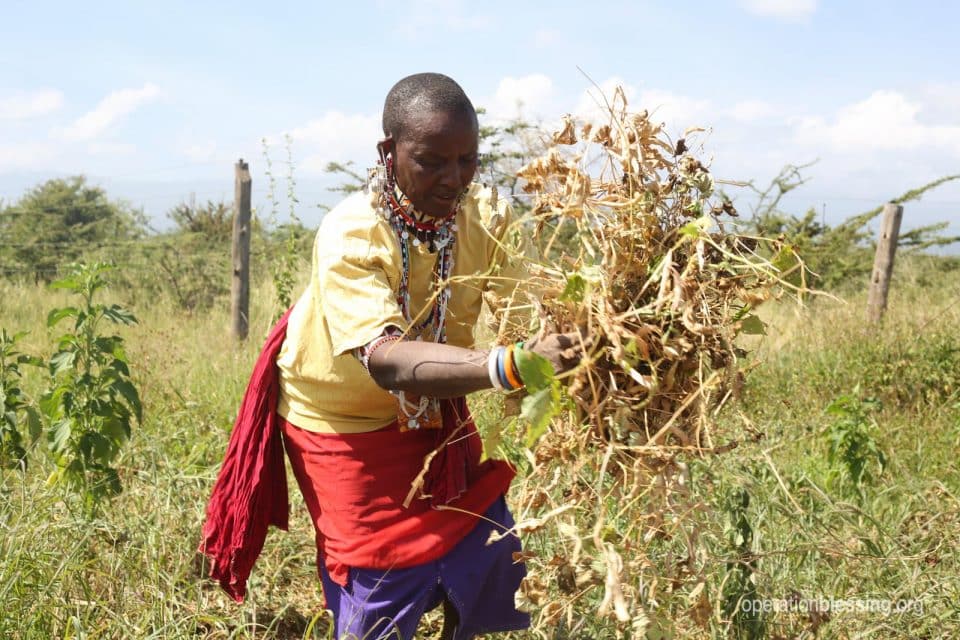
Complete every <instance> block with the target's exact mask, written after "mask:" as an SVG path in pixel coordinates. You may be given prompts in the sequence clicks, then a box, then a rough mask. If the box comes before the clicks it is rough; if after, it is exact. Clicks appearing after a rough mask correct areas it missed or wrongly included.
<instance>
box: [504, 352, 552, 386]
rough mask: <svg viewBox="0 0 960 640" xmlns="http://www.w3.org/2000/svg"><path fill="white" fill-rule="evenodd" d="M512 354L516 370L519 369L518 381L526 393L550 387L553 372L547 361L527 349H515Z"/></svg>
mask: <svg viewBox="0 0 960 640" xmlns="http://www.w3.org/2000/svg"><path fill="white" fill-rule="evenodd" d="M513 354H514V360H515V361H516V363H517V368H518V369H520V379H521V380H522V381H523V384H524V386H525V387H526V388H527V391H529V392H531V393H536V392H537V391H540V390H541V389H546V388H548V387H550V385H551V384H552V383H553V381H554V372H553V365H552V364H550V361H549V360H547V359H546V358H544V357H543V356H541V355H540V354H538V353H534V352H533V351H530V350H529V349H517V350H515V351H514V352H513Z"/></svg>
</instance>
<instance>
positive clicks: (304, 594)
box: [0, 260, 960, 638]
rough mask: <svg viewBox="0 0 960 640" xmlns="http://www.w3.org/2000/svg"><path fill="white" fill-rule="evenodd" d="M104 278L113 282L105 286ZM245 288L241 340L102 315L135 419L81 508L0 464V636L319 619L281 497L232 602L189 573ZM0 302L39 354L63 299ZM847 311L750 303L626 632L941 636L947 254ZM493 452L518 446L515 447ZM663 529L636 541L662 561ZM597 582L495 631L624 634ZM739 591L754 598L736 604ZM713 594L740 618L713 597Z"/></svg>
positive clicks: (0, 288)
mask: <svg viewBox="0 0 960 640" xmlns="http://www.w3.org/2000/svg"><path fill="white" fill-rule="evenodd" d="M106 296H107V297H108V298H109V297H113V298H116V299H117V300H119V301H121V302H123V300H124V293H123V292H122V291H119V290H118V291H108V292H107V294H106ZM252 299H253V301H254V305H253V309H252V314H251V315H252V327H251V338H250V340H248V341H247V342H246V343H245V344H243V345H240V346H237V345H235V343H234V342H233V340H232V339H231V337H230V335H229V331H228V327H229V322H228V316H227V312H226V304H224V305H221V307H222V308H220V309H217V310H215V311H211V312H204V313H197V314H193V315H190V314H186V313H184V312H182V311H180V310H178V309H176V308H175V307H174V306H173V305H172V304H169V303H168V302H167V301H165V300H163V299H158V300H154V301H152V302H151V304H150V305H149V306H140V307H138V306H134V307H133V309H132V310H133V311H134V313H135V314H136V315H137V316H138V318H139V320H140V322H139V324H138V325H136V326H133V327H129V328H124V329H123V330H122V334H123V335H124V336H125V338H126V340H127V350H128V354H129V358H130V362H131V369H132V372H133V376H134V379H135V381H136V383H137V384H138V386H139V388H140V390H141V394H142V398H143V402H144V410H145V417H144V423H143V425H142V426H140V427H138V428H136V429H135V431H134V434H133V438H132V440H131V441H130V442H129V443H128V444H127V446H126V447H125V449H124V451H123V454H122V456H121V458H120V462H119V467H120V470H121V477H122V480H123V483H124V492H123V493H122V495H120V496H119V497H118V498H116V499H115V500H113V501H112V502H111V503H110V504H109V505H108V506H107V508H106V509H105V510H104V512H103V513H102V515H101V516H99V517H98V518H96V519H94V520H88V519H85V518H84V517H83V516H82V515H81V514H80V512H79V510H78V509H77V508H76V506H75V502H74V500H72V499H71V497H70V496H68V495H66V494H65V493H64V492H63V490H62V489H61V488H60V487H57V486H53V487H50V486H48V485H47V482H46V480H47V477H48V476H49V475H50V473H51V471H52V469H53V463H52V462H51V461H50V459H49V457H48V455H47V454H46V451H45V445H44V443H43V442H42V441H41V442H40V443H38V445H37V446H36V447H34V448H33V450H32V451H31V452H30V455H29V458H28V460H29V466H28V468H27V470H26V472H25V473H24V472H20V471H17V470H4V471H3V472H2V473H3V475H2V481H0V602H2V603H3V606H2V610H0V637H4V638H8V637H9V638H126V637H136V638H147V637H151V638H194V637H203V638H269V637H279V638H301V637H318V638H323V637H328V634H327V631H326V629H327V625H326V620H325V619H324V618H323V616H322V612H321V602H322V596H321V593H320V590H319V584H318V581H317V579H316V573H315V566H314V559H315V550H314V543H313V534H312V529H311V526H310V523H309V521H308V518H307V516H306V510H305V508H304V507H303V504H302V500H301V499H300V497H299V495H292V498H293V499H292V511H293V512H292V519H291V530H290V532H289V533H281V532H271V534H270V535H269V536H268V539H267V544H266V548H265V550H264V553H263V555H262V556H261V559H260V561H259V563H258V564H257V567H256V569H255V572H254V575H253V577H252V580H251V583H250V595H249V597H248V600H247V601H246V602H245V603H244V604H243V605H237V604H235V603H233V602H232V601H231V600H229V599H228V598H227V597H226V596H225V595H224V594H223V593H221V592H220V591H219V589H218V588H217V587H215V586H214V585H212V584H211V583H209V582H207V581H204V580H202V579H201V578H200V577H199V570H198V564H197V562H196V556H195V549H196V545H197V542H198V538H199V529H200V525H201V522H202V518H203V513H204V507H205V504H206V500H207V498H208V496H209V493H210V489H211V487H212V484H213V481H214V478H215V476H216V472H217V469H218V467H219V464H220V461H221V459H222V456H223V452H224V450H225V447H226V442H227V439H228V436H229V431H230V428H231V427H232V423H233V418H234V414H235V411H236V409H237V406H238V403H239V398H240V396H241V393H242V391H243V389H244V387H245V384H246V381H247V378H248V376H249V373H250V369H251V366H252V363H253V360H254V358H255V356H256V353H257V351H258V349H259V346H260V342H261V341H262V339H263V337H264V336H265V335H266V332H267V330H268V328H269V323H270V321H271V319H272V317H273V316H274V314H275V313H276V311H277V309H275V308H272V306H271V305H272V300H273V294H272V291H271V289H270V287H269V286H268V285H267V284H266V283H264V284H263V285H262V286H260V287H258V288H256V289H255V291H254V295H253V297H252ZM0 300H2V306H0V327H5V328H6V329H7V330H8V331H21V330H29V332H30V333H29V334H28V336H27V337H26V338H24V339H23V341H22V342H21V343H20V347H21V350H23V351H26V352H28V353H32V354H36V355H43V356H46V357H48V356H49V355H50V353H51V352H52V349H53V344H52V340H53V335H54V334H53V332H52V331H49V330H47V329H46V323H45V319H46V314H47V312H48V311H49V310H50V309H51V308H53V307H55V306H58V305H61V304H63V303H64V301H65V298H64V297H63V294H62V293H59V292H54V291H50V290H47V289H44V288H42V287H37V286H35V285H32V284H29V285H26V284H11V283H6V282H3V281H0ZM863 306H864V305H863V297H862V296H861V295H859V294H851V295H850V296H849V297H848V299H847V300H846V301H845V302H843V301H839V300H830V299H827V298H818V299H815V300H812V301H811V303H810V305H809V306H808V307H806V308H805V309H802V310H801V309H795V308H791V307H787V306H785V305H784V306H775V305H771V306H769V307H768V308H767V309H765V312H764V313H765V318H766V319H767V320H768V321H769V323H770V329H769V332H768V335H767V336H766V337H765V338H763V339H762V340H761V341H760V342H759V343H758V344H757V345H755V348H756V351H755V355H756V356H757V358H758V361H759V364H758V365H757V367H756V368H755V369H754V370H753V371H752V372H751V373H750V375H749V377H748V381H747V385H746V388H745V389H744V392H743V397H742V399H741V401H740V402H739V403H737V404H734V405H732V406H730V407H728V408H727V409H726V410H725V411H724V412H723V414H722V415H721V416H720V418H719V421H718V424H717V426H716V435H715V438H716V440H717V442H718V443H723V442H729V441H732V440H736V441H737V442H738V444H739V446H737V447H736V448H734V449H733V450H731V451H730V452H728V453H725V454H723V455H717V456H712V457H708V458H704V459H702V460H695V459H692V460H689V461H688V463H689V467H690V478H691V482H690V487H691V488H690V490H691V492H692V496H693V498H694V499H695V501H696V502H697V504H698V505H699V508H698V509H697V510H696V511H695V512H694V513H691V514H689V518H690V521H691V522H692V523H694V524H695V526H696V529H697V531H698V535H699V538H700V541H701V547H700V548H702V550H703V551H702V554H701V556H700V557H699V558H698V562H699V563H700V566H699V570H700V571H701V572H702V575H703V576H704V578H705V583H704V587H703V589H702V591H701V592H700V597H699V598H693V597H691V595H690V592H689V591H690V590H689V585H673V586H671V585H670V584H666V585H664V584H661V585H658V586H657V588H656V589H654V588H653V587H652V586H651V585H649V584H647V585H641V586H638V587H637V589H636V590H637V593H640V594H643V601H644V605H645V607H646V609H647V610H648V611H649V612H650V615H651V618H653V619H655V620H656V621H657V624H655V625H653V626H652V627H650V628H649V629H648V631H647V634H648V637H658V636H657V634H662V635H660V636H659V637H718V638H719V637H731V636H732V637H744V638H747V637H771V638H795V637H821V638H904V637H911V638H940V637H944V638H949V637H960V552H958V545H957V540H958V539H960V465H958V464H957V460H958V454H960V270H947V269H944V268H942V267H941V266H938V265H937V264H927V263H922V261H919V260H917V261H910V262H908V261H903V262H902V264H898V266H897V275H896V278H895V283H894V290H893V293H892V297H891V303H890V311H889V314H888V316H887V319H886V321H885V323H884V325H883V326H882V327H879V328H878V327H869V326H865V325H864V323H863V320H862V318H863ZM41 386H42V376H41V372H39V371H30V372H29V373H28V376H27V379H26V381H25V389H26V390H27V391H28V392H29V394H30V395H31V396H33V397H34V398H35V397H37V396H39V394H40V393H41ZM871 399H876V401H877V402H876V403H874V402H872V401H870V400H871ZM831 406H832V409H831V410H829V411H828V407H831ZM474 407H475V413H476V417H477V419H478V423H479V425H480V427H481V429H483V428H484V427H485V426H486V425H489V424H491V423H492V422H494V421H496V420H499V418H500V416H499V405H498V404H497V402H496V401H495V400H494V399H493V398H491V397H489V396H487V397H485V398H484V397H478V398H476V399H475V404H474ZM831 442H834V443H835V445H834V448H835V452H834V455H831ZM871 447H873V448H871ZM876 451H880V452H882V454H883V457H884V459H885V465H883V468H882V470H881V468H880V464H879V462H878V460H879V458H878V456H877V455H876V453H875V452H876ZM506 455H509V456H511V457H513V458H515V459H517V460H518V461H522V459H523V456H522V454H521V453H520V452H519V451H518V449H517V447H515V446H508V447H507V452H506ZM857 469H860V472H861V473H862V475H859V476H858V475H857V471H856V470H857ZM556 490H557V491H561V490H562V487H558V488H556ZM292 493H293V494H295V491H294V492H292ZM620 516H621V517H620V520H614V521H612V522H613V525H611V526H612V530H611V531H610V532H608V533H605V535H610V536H614V537H615V536H616V535H617V533H618V531H617V527H620V526H629V519H630V514H629V513H626V514H623V513H620ZM560 544H564V542H563V541H561V540H560V539H559V537H558V536H557V535H556V534H555V533H552V532H551V529H550V528H549V527H547V528H544V529H543V530H541V531H540V532H538V533H534V534H531V535H530V536H529V538H528V539H527V545H528V546H529V547H530V548H531V549H533V550H536V551H537V552H539V553H540V555H541V556H546V557H549V554H550V550H551V549H552V548H553V547H554V546H556V545H560ZM673 544H675V543H673V542H666V541H665V542H663V543H659V542H657V541H654V542H653V543H651V546H650V547H648V548H647V549H643V550H637V553H638V554H645V562H648V563H650V564H652V565H654V566H666V565H667V564H669V563H670V562H672V555H671V554H672V553H673V551H674V547H673V546H672V545H673ZM625 560H626V559H625ZM629 579H630V578H629V577H628V580H629ZM548 586H549V588H550V589H553V590H554V591H555V589H556V586H555V585H548ZM734 587H736V588H734ZM550 593H553V591H551V592H550ZM549 597H550V595H549V593H548V598H549ZM597 597H598V596H597V594H590V595H587V596H585V597H584V598H583V599H582V601H581V605H582V610H580V611H578V613H579V615H578V616H577V617H576V618H574V619H569V620H564V621H560V622H557V623H550V624H547V623H546V622H544V621H543V619H541V623H540V624H539V625H538V627H537V629H536V630H535V631H531V632H529V633H526V634H516V635H514V636H512V637H516V638H527V637H543V638H614V637H623V638H629V637H632V634H633V631H631V628H630V627H629V626H628V627H626V628H621V627H618V626H617V625H616V624H615V623H613V622H612V621H610V620H600V619H597V618H596V617H595V614H594V609H595V604H596V599H597ZM830 598H833V599H835V600H836V601H838V602H839V601H842V602H845V603H847V605H841V604H838V603H835V604H834V611H831V612H829V613H827V614H822V613H817V612H809V611H808V612H801V611H788V612H772V611H770V612H767V613H763V612H762V609H763V606H764V605H765V603H766V606H767V607H768V608H772V607H773V606H774V605H775V604H777V603H776V602H775V601H777V600H788V599H793V601H797V600H811V599H812V600H817V599H830ZM752 601H756V603H757V604H756V609H759V610H760V611H759V614H758V615H743V613H744V610H745V609H750V608H751V607H754V605H753V604H752ZM871 601H875V602H871ZM698 603H699V604H698ZM731 603H732V604H733V605H734V608H735V609H739V610H740V614H738V615H734V614H733V613H731V612H730V611H729V610H728V611H726V612H725V611H724V606H725V604H726V605H727V606H730V604H731ZM744 603H747V604H744ZM857 603H862V604H857ZM884 603H886V605H888V606H889V607H890V608H889V610H888V611H886V612H885V611H883V608H884ZM891 603H892V604H891ZM695 605H697V606H699V607H700V608H701V611H700V614H698V615H694V612H693V611H692V610H693V609H694V608H695ZM841 606H850V607H851V608H854V609H856V608H857V607H860V608H861V609H864V608H873V609H874V610H872V611H864V610H860V611H856V610H855V611H839V610H837V609H838V608H839V607H841ZM900 609H902V610H900ZM695 620H696V621H699V622H698V623H695V622H694V621H695ZM427 624H428V626H429V625H430V624H435V619H433V618H430V619H428V622H427Z"/></svg>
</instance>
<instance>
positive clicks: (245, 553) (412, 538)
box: [199, 311, 514, 602]
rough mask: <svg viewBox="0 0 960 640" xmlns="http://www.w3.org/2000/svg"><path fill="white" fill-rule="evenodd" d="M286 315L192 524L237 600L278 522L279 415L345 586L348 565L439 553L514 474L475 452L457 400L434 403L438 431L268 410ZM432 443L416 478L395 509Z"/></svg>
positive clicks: (380, 564) (283, 496) (324, 546)
mask: <svg viewBox="0 0 960 640" xmlns="http://www.w3.org/2000/svg"><path fill="white" fill-rule="evenodd" d="M289 315H290V312H289V311H287V313H286V314H284V316H283V317H282V318H281V319H280V321H279V322H278V323H277V325H276V326H275V327H274V328H273V330H272V331H271V332H270V335H269V336H268V337H267V341H266V344H264V347H263V350H262V351H261V353H260V357H259V358H258V359H257V362H256V365H255V366H254V369H253V374H252V375H251V377H250V383H249V384H248V385H247V391H246V393H245V394H244V397H243V402H242V403H241V405H240V412H239V413H238V415H237V420H236V423H235V424H234V428H233V432H232V433H231V435H230V443H229V444H228V446H227V453H226V456H225V457H224V460H223V466H222V467H221V469H220V474H219V475H218V476H217V481H216V483H215V485H214V487H213V493H212V495H211V497H210V502H209V503H208V504H207V519H206V522H205V523H204V525H203V534H202V535H203V539H202V541H201V543H200V548H199V550H200V552H201V553H203V554H204V555H206V556H207V557H208V558H209V559H210V562H211V567H210V576H211V577H212V578H214V579H215V580H218V581H219V582H220V586H221V587H223V589H224V590H225V591H226V592H227V593H228V594H230V596H232V597H233V598H234V600H236V601H238V602H242V601H243V598H244V596H245V594H246V585H247V578H248V577H249V576H250V572H251V570H252V569H253V565H254V563H255V562H256V560H257V557H258V556H259V555H260V551H261V550H262V549H263V543H264V540H265V539H266V535H267V529H268V527H269V525H271V524H272V525H274V526H276V527H279V528H281V529H284V530H286V529H287V523H288V515H289V502H288V499H287V479H286V470H285V468H284V463H283V438H282V437H281V425H282V427H283V432H284V433H285V434H286V446H287V451H288V454H289V457H290V460H291V466H292V467H293V471H294V474H295V475H296V477H297V481H298V483H299V484H300V488H301V492H302V493H303V495H304V498H305V500H306V503H307V506H308V508H309V510H310V514H311V517H312V519H313V522H314V525H315V527H316V529H317V553H318V561H321V560H322V561H325V562H326V563H327V570H328V571H329V572H330V574H331V577H332V578H333V579H334V580H335V581H336V582H338V583H340V584H344V585H345V584H346V581H347V570H348V568H349V567H351V566H352V567H364V568H374V569H376V568H383V569H388V568H391V567H397V568H401V567H409V566H413V565H417V564H422V563H424V562H429V561H431V560H435V559H437V558H439V557H441V556H443V555H444V554H446V553H447V552H448V551H449V550H450V549H452V548H453V547H454V546H455V545H456V544H457V543H458V542H459V541H460V540H461V539H462V538H463V537H464V536H465V535H466V534H467V533H469V532H470V531H471V530H472V529H473V527H474V526H475V525H476V523H477V518H478V516H477V515H476V514H482V513H484V512H485V511H486V510H487V508H488V507H489V506H490V505H491V504H493V501H494V500H496V498H497V497H498V496H500V495H501V494H503V493H505V492H506V490H507V488H508V487H509V485H510V482H511V480H512V479H513V476H514V470H513V468H512V467H511V466H510V465H508V464H507V463H506V462H503V461H501V460H486V461H485V462H483V463H481V462H480V455H481V452H482V443H481V441H480V437H479V434H478V433H477V429H476V426H475V425H474V423H473V420H472V419H471V418H470V414H469V412H468V410H467V404H466V401H465V400H464V399H463V398H455V399H452V400H444V401H442V402H441V407H442V413H443V426H442V428H441V429H431V430H417V431H405V432H400V430H399V428H398V425H397V423H396V422H395V423H392V424H391V425H388V426H387V427H384V428H383V429H379V430H377V431H373V432H368V433H357V434H328V433H314V432H311V431H306V430H303V429H299V428H297V427H295V426H293V425H290V424H289V423H287V422H286V421H285V420H284V419H283V418H281V417H280V416H279V415H277V412H276V407H277V398H278V396H279V377H280V376H279V370H278V369H277V366H276V359H277V356H278V354H279V353H280V348H281V346H282V345H283V340H284V338H285V337H286V332H287V318H288V316H289ZM434 451H436V452H437V453H436V454H435V455H434V457H433V458H432V460H431V461H430V466H429V467H428V470H427V473H426V474H425V475H424V477H423V486H422V488H421V489H420V490H419V491H418V492H416V494H415V495H414V499H413V500H412V501H411V502H410V505H409V506H408V507H404V505H403V503H404V500H405V499H406V497H407V494H408V493H409V492H410V488H411V486H412V483H413V482H414V480H415V479H416V478H417V476H418V475H419V474H420V472H421V470H422V469H423V465H424V461H425V459H426V457H427V456H429V455H430V454H431V453H432V452H434ZM444 506H446V507H448V508H446V509H445V508H443V507H444Z"/></svg>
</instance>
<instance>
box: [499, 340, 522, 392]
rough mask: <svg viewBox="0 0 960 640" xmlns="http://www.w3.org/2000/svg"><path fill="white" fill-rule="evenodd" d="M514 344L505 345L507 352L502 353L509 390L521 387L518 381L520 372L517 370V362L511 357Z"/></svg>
mask: <svg viewBox="0 0 960 640" xmlns="http://www.w3.org/2000/svg"><path fill="white" fill-rule="evenodd" d="M513 352H514V345H510V346H509V347H507V352H506V353H505V354H504V356H503V359H504V366H503V369H504V373H506V375H507V382H509V383H510V390H511V391H513V390H516V389H520V388H521V387H523V383H522V382H520V374H519V373H520V372H519V371H518V370H517V362H516V360H514V359H513Z"/></svg>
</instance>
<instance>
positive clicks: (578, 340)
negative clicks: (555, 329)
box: [523, 331, 591, 374]
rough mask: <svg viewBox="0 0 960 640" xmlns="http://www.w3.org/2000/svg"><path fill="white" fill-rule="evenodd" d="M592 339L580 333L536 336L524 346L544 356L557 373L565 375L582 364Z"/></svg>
mask: <svg viewBox="0 0 960 640" xmlns="http://www.w3.org/2000/svg"><path fill="white" fill-rule="evenodd" d="M590 342H591V340H590V337H589V336H584V335H583V334H581V333H580V332H579V331H572V332H570V333H548V334H546V335H543V336H541V335H536V336H534V337H533V338H531V339H530V340H528V341H527V342H526V343H525V344H524V347H523V348H524V349H527V350H529V351H532V352H534V353H536V354H538V355H541V356H543V357H544V358H546V359H547V360H549V361H550V364H552V365H553V371H554V372H555V373H558V374H559V373H565V372H567V371H569V370H570V369H573V368H574V367H576V366H577V365H578V364H580V359H581V358H583V356H584V355H585V354H586V352H587V349H589V348H590Z"/></svg>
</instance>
